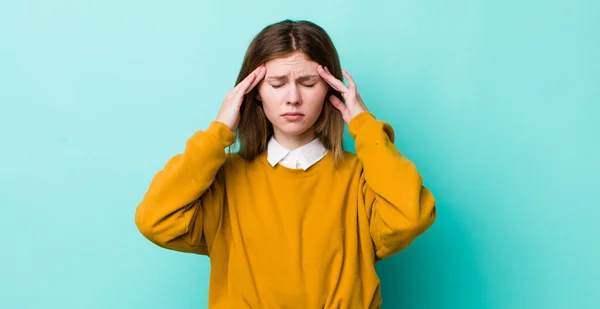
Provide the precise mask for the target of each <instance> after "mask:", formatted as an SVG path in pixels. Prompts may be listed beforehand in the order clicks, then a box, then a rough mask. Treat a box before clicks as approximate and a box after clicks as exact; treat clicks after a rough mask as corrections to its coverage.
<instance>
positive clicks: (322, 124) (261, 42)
mask: <svg viewBox="0 0 600 309" xmlns="http://www.w3.org/2000/svg"><path fill="white" fill-rule="evenodd" d="M295 52H301V53H303V54H304V55H305V56H306V57H307V58H308V59H310V60H311V61H314V62H316V63H318V64H320V65H323V66H327V68H328V69H329V71H330V72H331V74H332V75H333V76H335V77H336V78H337V79H339V80H342V78H343V77H342V69H341V66H340V60H339V57H338V54H337V50H336V49H335V46H334V45H333V42H332V41H331V38H330V37H329V35H328V34H327V33H326V32H325V30H323V28H321V27H320V26H318V25H316V24H314V23H312V22H310V21H305V20H301V21H292V20H289V19H286V20H284V21H281V22H278V23H274V24H271V25H268V26H267V27H265V28H264V29H263V30H262V31H261V32H259V33H258V34H257V35H256V36H255V37H254V39H253V40H252V42H251V43H250V45H249V46H248V50H247V51H246V54H245V56H244V60H243V62H242V66H241V69H240V72H239V75H238V77H237V80H236V82H235V84H236V85H237V84H238V83H240V82H241V81H242V80H243V79H244V78H246V76H248V74H250V73H251V72H252V71H253V70H254V69H256V68H257V67H258V66H259V65H260V64H262V63H264V62H266V61H269V60H271V59H275V58H279V57H285V56H288V55H290V54H292V53H295ZM257 88H258V87H255V88H254V89H252V91H250V92H249V93H247V94H246V95H245V96H244V99H243V102H242V106H241V108H240V121H239V124H238V127H237V129H236V132H235V133H236V136H237V138H238V139H239V150H238V152H239V155H240V156H241V157H242V158H244V159H246V160H253V159H254V158H256V157H257V156H258V155H259V154H261V153H262V152H264V151H266V150H267V144H268V141H269V138H270V137H271V136H272V134H273V125H272V124H271V123H270V121H269V120H268V119H267V116H266V115H265V112H264V110H263V107H262V104H261V102H260V101H259V100H258V99H257V98H256V96H257V92H258V90H257ZM331 94H333V95H336V96H337V97H338V98H339V99H340V100H342V101H343V98H342V96H341V95H340V93H339V92H338V91H336V90H335V89H333V88H332V87H331V86H329V90H328V91H327V96H326V97H325V100H326V102H325V103H324V104H323V109H322V110H321V114H320V115H319V117H318V118H317V120H316V122H315V124H314V127H313V128H314V130H315V132H316V134H317V138H319V140H320V141H321V143H323V145H324V146H325V148H327V149H328V150H329V151H331V152H332V153H333V158H334V162H335V166H336V167H337V166H339V164H340V163H341V162H342V161H343V158H344V153H343V137H344V119H343V118H342V115H341V113H340V112H339V111H338V110H337V109H336V108H335V107H334V106H333V105H332V104H328V102H327V100H328V97H329V95H331Z"/></svg>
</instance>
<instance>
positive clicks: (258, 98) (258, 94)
mask: <svg viewBox="0 0 600 309" xmlns="http://www.w3.org/2000/svg"><path fill="white" fill-rule="evenodd" d="M256 99H257V100H259V101H261V102H262V98H261V97H260V93H258V91H257V92H256Z"/></svg>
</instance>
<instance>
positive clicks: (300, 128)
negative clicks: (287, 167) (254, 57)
mask: <svg viewBox="0 0 600 309" xmlns="http://www.w3.org/2000/svg"><path fill="white" fill-rule="evenodd" d="M265 65H266V68H267V73H266V75H265V78H264V79H263V80H262V81H261V82H260V84H259V85H258V96H259V100H261V101H262V105H263V109H264V111H265V114H266V116H267V119H269V121H270V122H271V123H272V124H273V131H274V132H273V133H274V134H275V138H277V139H279V138H290V137H291V138H295V139H296V138H300V137H306V138H309V139H311V138H314V137H315V133H314V130H313V128H312V127H313V125H314V123H315V122H316V121H317V119H318V118H319V115H320V113H321V110H322V109H323V103H324V102H325V97H326V95H327V90H328V89H329V85H328V84H327V82H326V81H324V80H323V79H322V78H321V77H320V76H319V74H318V73H317V65H318V64H317V63H316V62H314V61H310V60H308V59H307V58H306V57H305V56H304V54H302V53H299V52H298V53H294V54H292V55H290V56H288V57H285V58H276V59H272V60H269V61H267V62H266V63H265Z"/></svg>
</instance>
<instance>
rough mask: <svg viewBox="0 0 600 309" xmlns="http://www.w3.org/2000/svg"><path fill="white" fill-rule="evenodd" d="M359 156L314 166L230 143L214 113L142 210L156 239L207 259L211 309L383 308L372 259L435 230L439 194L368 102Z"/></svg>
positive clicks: (143, 226) (355, 132)
mask: <svg viewBox="0 0 600 309" xmlns="http://www.w3.org/2000/svg"><path fill="white" fill-rule="evenodd" d="M349 132H350V135H351V136H352V137H353V138H354V139H355V148H356V154H353V153H350V152H345V159H346V162H345V163H344V164H343V165H342V166H341V167H339V168H338V169H336V168H335V167H334V161H333V157H332V155H331V152H329V153H328V154H327V155H326V156H325V158H323V159H322V160H321V161H319V162H317V163H316V164H315V165H313V166H312V167H310V168H309V169H308V170H307V171H303V170H302V169H298V170H295V169H290V168H286V167H284V166H281V165H276V166H275V167H272V166H271V165H269V163H268V162H267V160H266V152H265V153H264V154H263V155H261V156H260V157H258V158H257V159H256V160H254V161H252V162H248V161H245V160H243V159H242V158H241V157H239V155H237V154H231V153H226V152H225V147H226V146H229V145H231V144H233V143H234V141H235V136H234V134H233V132H231V131H230V130H229V129H228V128H227V127H226V126H225V125H224V124H222V123H220V122H217V121H214V122H212V123H211V124H210V125H209V127H208V129H207V130H206V131H198V132H196V133H195V134H194V135H193V136H192V137H191V138H190V139H189V140H188V142H187V145H186V147H185V151H184V152H183V153H182V154H179V155H176V156H174V157H173V158H172V159H170V160H169V161H168V162H167V164H166V165H165V166H164V168H163V169H162V170H161V171H159V172H158V173H157V174H156V176H155V177H154V178H153V180H152V182H151V184H150V186H149V189H148V191H147V193H146V194H145V196H144V198H143V200H142V201H141V203H140V204H139V206H138V207H137V210H136V215H135V222H136V224H137V227H138V229H139V230H140V232H141V233H142V234H143V235H144V236H145V237H146V238H148V239H149V240H150V241H152V242H153V243H155V244H156V245H158V246H160V247H163V248H167V249H171V250H177V251H183V252H192V253H197V254H203V255H207V256H209V257H210V264H211V273H210V288H209V300H208V302H209V306H208V307H209V308H211V309H220V308H236V309H241V308H278V309H279V308H302V309H307V308H308V309H313V308H314V309H317V308H379V306H380V304H381V295H380V283H379V279H378V276H377V274H376V272H375V267H374V265H375V263H376V262H377V261H378V260H380V259H382V258H385V257H388V256H390V255H392V254H394V253H396V252H398V251H400V250H402V249H404V248H406V247H407V246H408V245H409V244H410V243H411V242H412V241H413V240H414V239H415V237H417V236H418V235H420V234H421V233H423V232H424V231H425V230H426V229H427V228H429V227H430V226H431V225H432V224H433V222H434V220H435V216H436V212H435V200H434V197H433V196H432V194H431V193H430V191H429V190H428V189H427V188H426V187H424V186H423V184H422V178H421V175H420V174H419V173H418V172H417V170H416V168H415V165H414V164H413V163H411V162H410V161H409V160H408V159H407V158H405V157H404V156H402V155H401V154H400V152H398V150H397V149H396V147H395V146H394V144H393V140H394V132H393V130H392V127H391V126H390V125H389V124H388V123H386V122H383V121H380V120H376V119H375V117H374V116H373V114H371V113H369V112H363V113H361V114H359V115H357V116H356V117H355V118H354V119H352V121H351V122H350V125H349Z"/></svg>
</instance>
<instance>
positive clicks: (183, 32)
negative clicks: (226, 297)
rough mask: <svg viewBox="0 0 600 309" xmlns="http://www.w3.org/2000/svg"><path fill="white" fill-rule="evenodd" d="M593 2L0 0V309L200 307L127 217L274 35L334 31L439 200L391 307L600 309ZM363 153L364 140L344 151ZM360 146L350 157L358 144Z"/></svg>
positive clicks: (187, 279)
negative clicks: (294, 24)
mask: <svg viewBox="0 0 600 309" xmlns="http://www.w3.org/2000/svg"><path fill="white" fill-rule="evenodd" d="M598 13H600V2H598V1H474V0H473V1H465V0H459V1H387V2H381V1H379V2H375V1H373V2H370V3H369V4H368V2H367V1H327V2H321V1H316V0H314V1H301V2H285V3H284V2H283V1H251V2H250V1H249V2H242V1H211V2H203V1H189V0H184V1H139V0H136V1H74V0H72V1H15V0H13V1H10V0H9V1H2V2H1V4H0V145H1V149H0V214H1V215H0V233H1V234H0V235H2V238H1V239H2V242H3V243H2V249H1V250H2V253H1V255H0V308H7V309H11V308H146V309H150V308H205V307H206V303H207V288H208V274H209V263H208V259H207V258H205V257H202V256H194V255H188V254H183V253H177V252H172V251H167V250H164V249H160V248H158V247H156V246H154V245H153V244H151V243H150V242H148V241H147V240H145V239H144V238H143V237H142V235H141V234H139V232H138V231H137V229H136V227H135V224H134V211H135V208H136V206H137V203H139V201H140V200H141V198H142V196H143V194H144V192H145V190H146V189H147V186H148V184H149V182H150V180H151V178H152V176H153V175H154V174H155V173H156V172H157V171H158V170H159V169H160V168H162V166H163V165H164V163H165V162H166V160H168V159H169V158H170V157H171V156H173V155H175V154H177V153H179V152H181V151H182V150H183V147H184V145H185V141H186V139H187V138H188V137H190V136H191V135H192V134H193V132H194V131H195V130H199V129H205V128H206V127H207V125H208V123H209V122H210V121H211V120H213V119H214V118H215V117H216V114H217V111H218V109H219V107H220V104H221V102H222V100H223V98H224V95H225V93H226V92H227V91H228V90H229V89H230V88H231V87H233V83H234V81H235V77H236V76H237V72H238V70H239V67H240V64H241V61H242V57H243V54H244V52H245V49H246V47H247V45H248V43H249V42H250V40H251V39H252V37H253V36H254V35H255V34H256V33H258V32H259V31H260V30H261V29H262V28H263V27H264V26H266V25H267V24H269V23H272V22H277V21H280V20H282V19H285V18H292V19H308V20H311V21H314V22H316V23H317V24H319V25H321V26H323V27H324V28H325V29H326V30H327V31H328V33H329V34H330V35H331V37H332V39H333V41H334V43H335V44H336V46H337V48H338V51H339V54H340V56H341V61H342V65H343V67H344V68H346V69H347V70H348V71H349V72H350V74H352V75H353V76H354V78H355V80H356V82H357V84H358V88H359V91H360V93H361V95H362V97H363V99H364V100H365V103H366V105H367V106H368V107H369V108H370V110H371V111H372V112H373V113H374V114H375V115H376V116H377V117H378V118H380V119H383V120H386V121H388V122H390V123H391V124H392V126H393V127H394V129H395V131H396V134H397V140H396V145H397V146H398V148H399V149H400V150H401V151H402V152H403V153H404V154H405V155H406V156H408V157H409V158H410V159H411V160H412V161H413V162H415V164H417V166H418V168H419V170H420V171H421V173H422V174H423V177H424V179H425V183H426V185H427V186H428V187H430V189H431V190H432V191H433V193H434V194H435V196H436V198H437V200H438V220H437V222H436V223H435V224H434V226H433V227H432V228H431V229H430V230H429V231H427V232H426V233H425V234H424V235H423V236H421V237H420V238H418V239H417V240H416V241H415V242H414V243H413V244H412V245H411V247H409V248H408V249H407V250H405V251H403V252H401V253H399V254H398V255H396V256H394V257H392V258H389V259H387V260H385V261H383V262H381V263H380V264H378V265H377V270H378V272H379V274H380V276H381V280H382V284H383V288H382V289H383V298H384V305H383V308H494V309H499V308H510V309H514V308H600V297H599V295H598V294H599V293H598V292H599V291H600V263H599V262H600V246H599V244H600V241H599V240H598V238H599V236H600V228H599V223H598V218H599V217H600V199H599V198H598V185H599V184H600V181H599V180H598V178H597V177H598V174H599V173H598V172H599V171H600V164H599V160H598V157H599V155H600V146H599V141H600V122H599V120H600V119H599V118H600V117H599V115H600V108H599V107H598V105H599V103H600V90H599V89H600V52H599V48H600V19H599V18H598ZM348 138H349V137H348ZM347 146H348V148H349V149H352V147H353V146H352V140H351V139H350V138H349V139H348V141H347Z"/></svg>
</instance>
